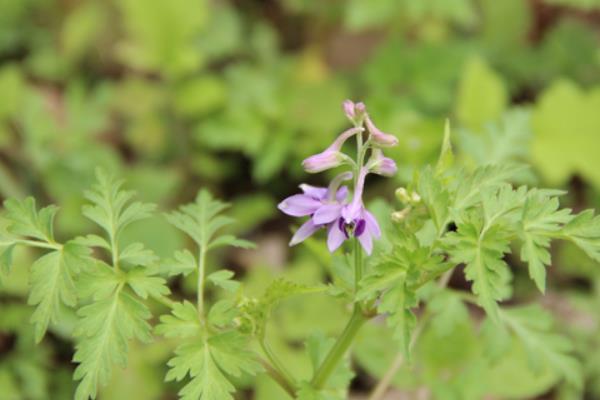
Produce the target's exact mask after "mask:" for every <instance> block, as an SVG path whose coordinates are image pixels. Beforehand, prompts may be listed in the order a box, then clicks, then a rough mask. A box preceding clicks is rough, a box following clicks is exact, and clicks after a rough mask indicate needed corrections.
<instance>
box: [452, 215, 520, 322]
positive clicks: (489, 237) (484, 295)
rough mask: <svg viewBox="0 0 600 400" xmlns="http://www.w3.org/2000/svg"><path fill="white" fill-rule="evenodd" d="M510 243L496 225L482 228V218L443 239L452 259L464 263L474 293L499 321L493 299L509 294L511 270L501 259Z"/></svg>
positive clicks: (463, 225) (470, 222) (508, 248)
mask: <svg viewBox="0 0 600 400" xmlns="http://www.w3.org/2000/svg"><path fill="white" fill-rule="evenodd" d="M509 244H510V240H509V238H508V237H507V236H506V232H505V231H503V230H502V229H501V228H500V227H499V226H498V225H492V226H490V227H488V229H487V230H483V221H481V220H478V219H474V220H473V221H469V222H465V223H463V224H460V225H459V226H458V230H457V231H456V232H452V233H450V234H448V237H447V238H446V245H447V248H448V252H449V253H450V256H451V260H452V262H454V263H455V264H460V263H464V264H465V265H466V267H465V277H466V278H467V280H468V281H471V282H473V286H472V290H473V293H475V294H476V295H477V296H478V299H479V303H480V304H481V306H482V307H483V308H484V309H485V311H486V312H487V313H488V315H489V316H490V317H491V318H492V319H493V320H494V321H499V316H498V305H497V303H496V302H497V301H500V300H505V299H506V298H508V296H509V295H510V293H511V288H510V286H509V283H510V280H511V273H510V270H509V268H508V265H506V262H504V260H503V257H504V254H505V253H508V252H509V251H510V247H509Z"/></svg>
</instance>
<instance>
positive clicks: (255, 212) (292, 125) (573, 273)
mask: <svg viewBox="0 0 600 400" xmlns="http://www.w3.org/2000/svg"><path fill="white" fill-rule="evenodd" d="M599 10H600V2H599V1H598V0H544V1H522V0H502V1H498V0H456V1H447V0H427V1H424V0H402V1H398V0H369V1H365V0H350V1H348V2H341V1H339V2H325V1H319V0H281V1H274V0H273V1H264V2H261V1H233V0H232V1H210V0H169V1H163V0H122V1H118V0H110V1H107V0H68V1H62V0H3V1H1V2H0V95H1V96H0V160H1V162H0V195H1V196H2V197H3V198H6V197H18V198H23V197H25V196H26V195H29V194H33V195H35V196H36V197H37V198H38V199H40V201H41V202H42V203H50V202H52V203H56V204H58V205H60V208H61V218H60V219H59V220H58V221H57V222H58V224H59V225H58V230H57V232H56V235H57V236H58V237H64V236H66V235H76V234H79V233H81V232H82V231H83V230H84V229H86V228H89V227H90V225H89V221H88V222H86V221H85V220H84V219H83V218H82V217H81V213H80V210H81V206H82V200H81V199H82V196H81V193H82V191H83V190H84V189H85V188H87V187H89V186H90V184H91V183H92V181H93V176H94V172H93V171H94V169H95V168H96V167H98V166H102V167H104V168H106V169H107V170H110V171H114V172H115V173H116V174H117V175H119V176H122V177H123V178H125V179H127V181H128V182H129V184H130V186H131V187H132V188H133V189H135V190H137V191H138V193H140V197H141V198H142V199H143V200H145V201H151V202H154V203H157V204H159V207H161V208H167V207H170V206H173V205H175V204H179V203H182V202H184V201H189V200H191V198H192V197H193V195H194V194H195V193H196V192H197V189H198V187H199V186H206V187H210V188H211V190H212V191H213V192H215V193H217V194H218V195H219V197H224V198H227V199H229V200H232V202H233V203H234V208H233V210H232V213H233V214H234V216H235V217H236V218H237V219H238V220H239V221H240V225H239V226H241V228H239V227H238V232H234V233H245V234H247V235H250V236H253V237H254V239H256V241H257V242H258V243H259V245H260V246H261V248H262V249H263V251H262V252H258V253H247V252H241V253H233V254H220V255H217V256H215V257H214V258H215V259H214V260H212V262H213V263H220V265H222V264H221V263H230V264H232V265H233V266H235V267H236V268H238V269H239V270H240V271H241V274H242V276H244V281H245V283H246V285H247V290H248V291H249V292H250V293H252V292H253V291H255V292H256V293H257V294H258V293H261V292H262V290H263V289H264V285H266V283H265V282H268V281H270V280H271V279H272V278H273V277H274V276H282V275H283V276H288V277H293V278H294V279H295V280H296V281H299V282H302V283H305V284H308V285H309V284H314V283H317V282H320V281H321V280H322V279H324V278H325V275H324V273H323V270H322V267H326V268H327V267H328V266H330V265H334V266H335V265H336V263H335V262H333V263H330V262H328V261H322V260H330V257H329V256H328V255H327V254H323V253H322V250H323V249H321V248H319V246H317V245H311V244H310V242H309V244H308V245H307V246H306V249H305V250H299V251H298V252H295V253H294V254H293V257H289V254H288V252H287V251H286V250H284V249H285V243H286V241H287V234H288V231H287V228H282V226H285V223H281V221H282V219H281V217H280V216H279V215H278V214H277V213H276V210H275V208H274V204H276V202H277V201H278V199H280V198H282V197H283V196H285V195H287V194H290V193H292V192H293V191H294V190H295V186H296V185H297V184H298V183H300V182H303V181H305V180H310V181H311V182H312V183H314V184H319V183H322V182H319V181H315V179H313V178H311V177H307V176H305V175H304V173H303V171H302V170H301V168H300V161H301V160H302V159H303V158H305V157H306V156H308V155H310V154H313V153H316V152H318V151H320V150H322V149H323V148H324V147H325V146H326V145H327V144H328V143H329V142H330V141H331V139H332V138H333V137H334V135H335V134H336V133H337V132H338V131H339V130H340V129H341V128H342V127H343V124H344V120H343V115H342V114H341V113H340V112H339V107H340V103H341V101H342V100H343V99H345V98H348V97H350V98H356V99H361V100H364V101H365V102H367V104H368V105H369V109H370V110H372V113H373V114H374V116H376V117H377V120H378V121H381V123H380V126H381V127H382V128H384V129H385V130H386V131H389V132H393V133H395V134H396V135H397V136H398V138H399V140H400V145H399V146H398V147H397V148H396V149H393V150H392V151H391V152H390V154H391V156H392V157H393V158H394V159H396V160H397V162H398V164H399V166H400V173H399V174H398V177H397V178H396V180H395V182H392V183H386V184H383V183H379V182H377V185H378V186H377V189H376V192H377V193H380V194H384V193H385V194H386V196H385V197H388V199H389V198H391V196H389V194H391V193H392V189H393V188H395V187H396V186H398V185H399V184H401V183H406V182H408V181H409V180H410V179H411V177H412V175H413V172H414V170H415V168H416V167H419V166H422V165H424V164H426V163H428V162H431V161H433V160H434V159H435V158H436V157H437V155H438V153H439V150H438V149H439V147H440V144H441V140H442V135H441V132H442V131H443V129H442V127H443V123H444V119H445V118H450V120H451V121H452V124H453V126H454V128H455V131H456V132H457V134H456V135H455V143H454V144H455V146H456V147H457V148H458V153H459V157H461V160H462V161H463V162H464V163H465V164H467V165H471V166H473V167H474V166H479V165H485V164H489V163H499V162H505V161H527V162H529V163H532V164H533V165H534V170H533V171H532V172H531V173H529V174H527V175H526V176H523V177H522V181H523V182H527V183H530V182H536V183H538V184H541V185H547V186H551V187H558V188H567V189H570V191H571V194H570V195H569V196H568V197H567V198H566V199H565V203H567V204H566V205H569V206H572V207H574V208H575V209H584V208H588V207H593V206H597V205H600V201H599V200H600V196H599V195H598V193H599V189H600V157H599V154H598V149H599V148H600V113H599V110H600V46H599V36H600V29H599V28H598V26H599V25H598V24H599V23H600V20H599V17H598V12H599ZM124 236H126V237H127V236H129V237H136V238H137V240H141V241H143V242H144V243H145V244H146V245H147V246H148V247H151V248H153V249H154V250H155V251H156V252H157V253H158V254H159V255H161V256H170V255H171V254H172V253H173V251H174V250H175V249H177V248H180V247H182V246H184V244H185V243H187V242H186V241H185V238H184V237H183V236H182V235H181V234H179V233H178V232H177V231H176V230H175V229H174V228H172V227H170V225H168V224H167V222H166V221H165V220H159V219H153V220H152V221H148V222H146V221H144V222H141V223H139V224H138V225H135V226H133V227H132V228H131V229H129V230H128V231H126V232H124ZM553 252H555V253H556V255H557V257H555V260H557V261H555V266H556V268H554V269H552V272H551V276H550V277H549V286H550V288H549V292H550V294H549V295H548V300H547V302H548V304H546V306H547V309H548V310H550V311H552V312H553V313H554V317H555V318H556V319H558V320H559V321H561V324H560V326H561V327H562V328H563V330H564V333H567V334H569V335H571V336H572V337H574V338H576V339H577V340H576V343H578V346H579V348H578V351H579V352H580V357H581V358H582V360H583V361H584V366H585V373H586V378H587V384H586V393H587V395H589V396H591V397H590V398H595V397H600V352H599V351H598V349H599V348H600V342H599V337H598V326H599V324H600V317H599V316H598V306H599V305H600V269H599V268H598V265H597V264H596V263H593V262H590V261H589V260H587V259H586V258H585V257H584V256H583V255H582V254H581V252H580V251H578V250H576V249H574V248H572V247H570V246H566V245H565V246H560V247H557V248H556V249H553ZM14 258H15V260H16V264H17V265H16V266H15V268H13V270H12V271H11V273H10V275H9V276H7V277H3V279H2V281H3V287H2V289H0V308H1V311H0V392H1V393H2V395H1V396H0V397H2V398H3V399H4V398H6V399H11V400H12V399H46V398H49V399H54V398H70V397H71V396H72V393H73V392H74V385H73V382H72V381H71V380H70V376H71V374H72V369H73V368H74V367H73V364H71V363H70V360H71V358H72V356H73V354H72V353H70V351H71V350H70V346H69V345H68V343H66V339H65V338H66V337H68V335H67V334H66V333H67V332H71V330H72V329H73V326H72V324H71V325H68V324H67V325H58V326H54V327H52V328H51V332H52V334H51V335H50V337H49V338H47V339H45V340H44V341H43V342H42V343H41V344H40V345H39V346H38V347H35V348H34V347H33V346H34V344H33V336H34V335H33V332H32V329H31V328H30V326H29V325H28V324H27V323H26V321H27V320H28V319H29V318H30V317H31V313H32V310H31V308H30V307H28V306H25V301H26V300H24V299H25V298H26V294H27V282H28V279H29V278H28V277H29V265H31V260H32V255H31V254H28V253H26V252H24V251H20V250H19V251H16V252H15V254H14ZM288 260H289V262H288ZM318 260H321V261H320V262H318ZM284 261H285V262H287V263H288V264H289V265H291V267H286V269H285V271H282V270H281V266H282V265H283V264H284ZM334 261H335V260H334ZM511 264H512V265H513V266H515V267H516V272H515V274H516V280H517V296H516V299H517V301H519V300H524V299H531V298H532V297H534V296H536V295H535V294H534V293H535V292H534V291H533V287H532V286H531V285H530V284H526V283H523V288H522V289H519V286H518V285H519V282H520V281H519V274H522V275H523V276H525V272H523V271H524V269H523V268H520V267H521V265H520V263H519V262H518V261H516V260H511ZM522 281H523V282H524V281H525V280H524V279H522ZM186 282H187V281H185V280H184V281H182V282H178V283H177V284H176V291H177V292H178V293H179V294H180V295H181V297H185V296H189V295H190V292H191V291H193V289H191V287H192V286H193V285H192V284H190V283H189V282H188V283H186ZM458 284H461V283H460V282H459V283H458ZM215 295H216V294H215ZM341 308H342V307H341V303H340V304H338V303H332V302H331V301H329V300H327V299H326V298H325V297H322V298H321V297H319V296H314V297H312V298H311V299H310V300H309V301H307V300H305V299H304V298H303V299H294V298H292V299H290V300H287V301H285V302H284V303H283V304H282V305H281V306H280V307H279V308H278V309H277V310H276V315H275V319H274V321H275V322H273V323H271V324H272V325H273V326H269V327H268V328H267V329H268V330H269V332H270V333H271V335H272V336H273V338H272V340H274V341H275V344H274V345H273V347H275V348H276V349H277V351H278V353H279V354H282V355H283V356H282V358H284V359H285V362H286V363H287V364H289V365H290V369H292V370H293V371H294V372H296V373H298V374H306V375H308V374H309V373H310V370H311V362H310V360H308V359H307V358H306V357H305V356H304V351H303V350H304V349H303V348H299V347H302V346H303V344H302V345H299V344H298V340H299V339H300V338H303V337H306V336H308V335H309V334H313V333H314V332H307V331H306V330H307V327H312V326H314V325H315V323H317V324H318V325H319V326H320V327H321V329H322V331H323V333H324V334H327V335H333V334H336V333H337V332H339V330H340V329H341V325H342V324H343V322H344V313H343V310H341ZM452 312H453V314H452V315H453V317H454V318H450V317H448V318H449V319H453V320H455V322H454V324H452V326H449V327H441V328H439V329H435V327H434V329H431V330H430V331H428V332H427V333H426V334H425V336H424V339H423V341H422V343H420V344H419V347H418V349H417V353H418V355H417V356H416V357H417V358H418V360H420V361H416V362H419V363H422V364H423V365H425V369H424V370H423V371H421V373H420V374H418V375H415V374H413V373H412V372H411V370H410V369H409V368H408V367H406V368H404V369H403V370H402V371H401V372H400V373H399V374H398V375H397V376H396V377H395V379H394V383H395V385H396V386H397V387H398V388H401V389H403V390H407V391H409V392H410V391H411V390H418V388H419V387H422V386H426V387H428V388H429V390H430V391H431V393H432V394H433V395H434V396H435V398H439V399H456V398H460V399H476V398H480V396H481V395H482V394H483V393H487V394H491V395H495V396H498V397H500V398H533V397H535V396H538V395H541V394H543V393H547V392H548V391H550V390H552V388H554V387H555V385H556V383H557V382H558V378H557V377H556V376H554V375H553V374H552V373H551V372H549V371H545V370H544V371H542V372H541V373H538V374H535V373H533V372H532V371H531V370H530V369H529V368H528V367H527V361H526V355H524V354H523V350H522V349H520V348H517V347H515V348H514V349H512V350H511V351H510V352H509V355H510V356H509V357H506V358H504V359H503V360H502V362H501V363H499V364H498V365H497V366H495V367H494V370H490V371H487V372H486V373H485V376H484V377H483V378H482V376H481V375H480V374H479V373H478V372H480V371H478V368H479V367H480V364H478V362H479V361H480V359H481V354H482V352H483V351H484V349H483V347H482V346H483V345H482V344H481V343H479V340H478V339H477V337H478V336H477V335H478V328H477V327H475V326H473V324H472V323H471V322H469V320H468V318H465V312H464V310H460V309H454V310H452ZM72 320H73V323H74V320H75V317H74V316H72ZM307 321H310V323H307ZM386 335H387V333H385V332H384V330H382V329H376V328H375V327H370V328H369V329H368V330H365V331H364V332H363V334H362V335H361V340H360V343H359V344H358V346H357V352H358V357H357V359H356V360H355V362H356V363H357V364H358V365H359V366H360V368H361V370H364V371H366V372H368V373H369V374H371V375H373V376H375V377H378V376H381V375H382V374H383V373H384V372H385V369H386V367H387V365H388V364H389V362H391V358H392V357H393V354H392V353H391V352H390V351H389V349H390V348H391V347H394V346H395V347H397V344H394V343H392V342H391V338H390V337H387V336H386ZM315 341H318V339H315ZM172 347H173V344H172V343H170V342H166V341H165V342H159V343H158V345H154V346H150V347H147V346H142V345H136V346H135V347H134V348H132V349H131V352H130V353H131V355H130V362H129V366H128V368H127V370H126V371H125V372H124V373H123V372H122V371H116V372H115V373H114V376H113V378H112V383H111V384H110V385H109V386H108V388H107V389H106V390H105V392H103V397H102V398H107V399H122V398H130V399H138V398H139V399H142V398H143V399H154V398H155V399H158V398H171V397H169V396H171V395H172V394H173V393H175V392H176V390H177V389H176V387H175V386H173V385H172V384H170V383H164V384H163V383H162V377H163V376H164V372H165V366H164V362H165V360H166V358H167V356H168V353H169V352H170V351H171V349H172ZM458 349H459V350H460V351H458ZM442 376H443V377H444V378H443V379H441V378H440V377H442ZM361 382H363V383H364V380H361ZM506 382H511V384H510V385H506ZM243 384H245V385H247V387H249V388H250V387H254V389H255V390H254V392H253V393H254V394H253V396H254V397H253V398H255V399H258V400H263V399H264V400H266V399H273V398H283V396H284V395H283V394H282V392H281V391H280V389H278V388H277V387H276V386H274V384H273V383H272V382H270V381H269V380H268V379H267V378H264V377H259V378H257V380H256V381H255V382H254V381H248V382H245V383H244V382H243ZM359 389H360V388H359ZM411 393H412V392H411ZM553 393H555V395H556V397H557V398H564V399H569V398H578V397H577V396H579V395H581V394H580V393H575V394H574V393H570V392H569V391H568V389H564V388H559V389H555V391H554V392H553Z"/></svg>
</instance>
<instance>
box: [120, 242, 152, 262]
mask: <svg viewBox="0 0 600 400" xmlns="http://www.w3.org/2000/svg"><path fill="white" fill-rule="evenodd" d="M119 261H120V262H123V263H126V264H130V265H135V266H146V267H147V266H151V265H154V264H155V263H156V262H157V261H158V257H157V256H156V255H155V254H154V252H152V250H149V249H146V248H144V245H143V244H142V243H132V244H130V245H129V246H127V247H125V248H124V249H123V251H121V253H120V254H119Z"/></svg>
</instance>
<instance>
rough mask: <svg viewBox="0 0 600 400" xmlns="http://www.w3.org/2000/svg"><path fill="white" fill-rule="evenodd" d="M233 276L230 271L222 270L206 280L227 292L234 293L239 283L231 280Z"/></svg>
mask: <svg viewBox="0 0 600 400" xmlns="http://www.w3.org/2000/svg"><path fill="white" fill-rule="evenodd" d="M233 276H234V273H233V272H232V271H229V270H226V269H222V270H219V271H217V272H213V273H212V274H210V275H208V276H207V277H206V279H208V280H209V281H210V282H212V283H213V284H215V285H217V286H219V287H221V288H223V289H225V290H227V291H228V292H235V291H236V290H238V288H239V287H240V283H239V282H237V281H235V280H233V279H232V278H233Z"/></svg>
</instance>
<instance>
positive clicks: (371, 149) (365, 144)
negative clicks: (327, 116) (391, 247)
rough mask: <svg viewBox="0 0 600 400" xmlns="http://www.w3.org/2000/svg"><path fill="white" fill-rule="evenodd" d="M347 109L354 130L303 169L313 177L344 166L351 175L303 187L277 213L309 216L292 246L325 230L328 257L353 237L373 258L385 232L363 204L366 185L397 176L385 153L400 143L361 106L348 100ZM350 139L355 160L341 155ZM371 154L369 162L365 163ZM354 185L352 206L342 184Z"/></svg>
mask: <svg viewBox="0 0 600 400" xmlns="http://www.w3.org/2000/svg"><path fill="white" fill-rule="evenodd" d="M343 109H344V113H345V114H346V117H348V119H349V120H350V121H351V122H352V123H353V124H354V127H352V128H350V129H348V130H346V131H344V132H343V133H341V134H340V135H339V136H338V137H337V138H336V139H335V140H334V141H333V143H332V144H331V145H330V146H329V147H328V148H327V149H325V150H324V151H323V152H321V153H319V154H315V155H313V156H310V157H308V158H307V159H305V160H304V161H303V162H302V166H303V167H304V169H305V170H306V171H307V172H310V173H317V172H322V171H325V170H328V169H331V168H335V167H339V166H343V165H345V166H348V167H350V168H351V171H345V172H342V173H340V174H339V175H337V176H336V177H335V178H334V179H333V180H332V181H331V183H330V184H329V186H328V187H315V186H310V185H306V184H302V185H300V189H302V194H296V195H293V196H290V197H288V198H287V199H285V200H283V201H282V202H281V203H280V204H279V209H280V210H281V211H283V212H284V213H286V214H288V215H291V216H293V217H304V216H310V218H309V219H308V221H306V222H305V223H304V224H303V225H302V226H301V227H300V228H299V229H298V231H296V233H295V235H294V236H293V237H292V240H291V242H290V246H293V245H296V244H298V243H300V242H302V241H303V240H305V239H306V238H308V237H309V236H311V235H312V234H313V233H315V232H316V231H318V230H319V229H321V228H324V229H326V230H327V246H328V248H329V251H331V252H334V251H335V250H337V249H338V248H339V247H340V246H341V245H342V243H344V241H345V240H347V239H349V238H350V237H355V238H357V239H358V241H359V242H360V244H361V245H362V247H363V248H364V249H365V251H366V252H367V253H368V254H371V252H372V250H373V238H379V237H380V236H381V230H380V228H379V224H378V223H377V220H376V219H375V217H374V216H373V214H371V213H370V212H369V211H368V210H367V209H366V207H365V206H364V203H363V199H362V195H363V190H364V185H365V179H366V177H367V175H368V174H369V173H374V174H378V175H382V176H392V175H394V174H395V173H396V170H397V167H396V163H395V162H394V160H392V159H390V158H388V157H385V156H384V155H383V150H382V148H384V147H391V146H395V145H396V144H397V143H398V139H397V138H396V137H395V136H393V135H390V134H387V133H384V132H382V131H381V130H379V129H378V128H377V127H376V126H375V124H374V123H373V121H372V120H371V118H370V117H369V114H368V113H367V109H366V107H365V105H364V104H363V103H354V102H352V101H350V100H346V101H345V102H344V104H343ZM365 134H366V138H365ZM351 137H355V138H356V143H357V152H356V158H355V159H353V158H352V157H350V156H349V155H347V154H345V153H343V152H342V146H343V145H344V143H345V142H346V141H347V140H348V139H350V138H351ZM367 153H369V158H368V160H367V161H366V162H365V159H366V156H367ZM350 180H353V188H354V190H353V195H352V200H350V201H349V200H348V197H349V190H348V187H347V186H345V185H343V183H344V182H345V181H350Z"/></svg>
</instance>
